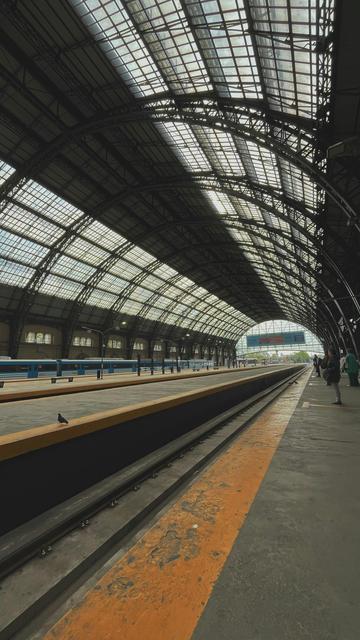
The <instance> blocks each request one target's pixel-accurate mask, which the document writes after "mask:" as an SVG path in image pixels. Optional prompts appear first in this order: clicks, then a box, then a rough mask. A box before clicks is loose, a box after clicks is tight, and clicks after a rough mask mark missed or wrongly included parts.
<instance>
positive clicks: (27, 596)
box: [0, 369, 304, 640]
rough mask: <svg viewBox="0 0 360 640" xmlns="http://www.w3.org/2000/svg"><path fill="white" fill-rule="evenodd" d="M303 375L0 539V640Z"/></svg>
mask: <svg viewBox="0 0 360 640" xmlns="http://www.w3.org/2000/svg"><path fill="white" fill-rule="evenodd" d="M303 373H304V369H301V370H297V371H296V372H292V373H291V374H290V375H288V376H287V377H286V378H284V379H282V380H281V381H280V382H276V383H275V384H272V385H271V386H269V387H268V388H267V389H265V390H263V391H261V392H259V393H257V394H255V395H253V396H252V397H250V398H248V399H247V400H243V401H242V402H240V403H239V404H237V405H235V406H233V407H231V409H229V410H227V411H225V412H223V413H221V414H219V415H217V416H216V417H215V418H213V419H211V420H209V421H207V422H204V423H203V424H201V425H199V426H197V427H195V428H193V429H191V430H190V431H188V432H187V433H185V434H183V435H182V436H180V437H178V438H176V439H175V440H172V441H170V442H168V443H167V444H165V445H164V446H161V447H160V448H158V449H157V450H155V451H152V452H151V453H149V454H148V455H145V456H144V457H142V458H140V459H139V460H137V461H135V462H133V463H132V464H131V465H129V466H126V467H125V468H123V469H121V470H120V471H118V472H117V473H114V474H112V475H110V476H109V477H107V478H105V479H104V480H102V481H100V482H98V483H96V484H95V485H93V486H91V487H89V488H88V489H86V490H85V491H82V492H81V493H79V494H77V495H75V496H74V497H72V498H70V499H68V500H66V501H64V502H62V503H61V504H58V505H56V506H54V507H52V508H51V509H49V510H48V511H46V512H45V513H44V514H41V515H40V516H37V517H35V518H33V519H32V520H31V521H29V522H26V523H24V524H23V525H21V526H20V527H17V528H16V529H15V530H13V531H10V532H8V533H7V534H5V535H4V536H2V537H1V538H0V579H1V581H2V582H1V587H2V591H1V593H2V594H5V601H4V605H6V606H4V607H3V608H2V613H1V614H0V640H3V639H7V638H11V637H13V635H14V634H16V633H18V632H20V630H21V629H24V627H26V625H28V624H29V622H30V621H31V620H33V619H34V617H35V616H38V615H39V614H40V613H41V611H43V610H44V609H45V608H47V607H48V606H49V605H50V604H51V603H52V602H53V601H54V600H55V599H58V598H60V599H61V597H62V596H64V594H65V593H68V591H69V589H70V590H71V588H72V585H74V584H75V583H76V582H77V581H78V580H79V578H80V577H81V576H86V575H87V574H88V572H89V571H91V570H92V571H93V570H94V568H96V567H99V566H101V563H103V562H104V561H105V560H106V558H108V557H110V556H111V555H113V553H115V552H116V550H117V549H118V548H119V546H120V547H121V545H122V544H123V543H124V541H125V540H126V539H127V538H129V536H134V535H135V533H136V532H137V531H138V530H139V528H140V527H141V526H143V524H144V523H145V522H146V520H147V519H148V518H149V517H151V516H153V515H154V514H156V512H157V511H159V510H160V509H161V508H163V507H164V506H165V505H166V503H167V501H169V499H170V498H171V497H172V496H173V495H174V494H175V492H176V491H178V490H179V489H181V488H182V487H183V486H184V485H185V484H186V483H187V482H189V481H190V480H191V478H192V477H193V476H194V475H195V474H196V473H198V472H199V470H200V469H201V468H203V467H204V466H205V465H206V464H207V463H208V462H209V461H210V460H211V459H212V458H213V457H214V456H215V455H216V454H217V453H218V452H219V451H220V450H221V449H223V448H224V447H225V446H226V445H227V444H228V443H230V442H231V440H232V439H234V438H235V437H237V436H239V435H240V434H241V431H242V430H244V429H246V428H247V427H248V426H249V424H250V423H251V421H252V420H253V419H254V418H255V417H256V416H257V415H258V414H259V413H260V412H261V411H263V410H264V409H265V408H266V407H267V406H268V405H269V404H271V403H272V402H273V401H274V400H275V399H276V398H277V397H278V396H279V395H280V394H281V393H282V392H283V391H284V390H285V389H287V388H288V386H289V385H290V384H293V383H296V379H297V378H298V377H299V376H300V375H302V374H303ZM27 586H28V589H27ZM16 593H17V594H19V595H20V598H22V601H21V603H20V606H19V601H17V602H16V598H14V595H15V594H16ZM7 594H11V598H9V602H7V601H6V600H7Z"/></svg>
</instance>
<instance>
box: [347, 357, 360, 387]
mask: <svg viewBox="0 0 360 640" xmlns="http://www.w3.org/2000/svg"><path fill="white" fill-rule="evenodd" d="M344 369H345V371H346V373H347V374H348V376H349V385H350V387H358V386H359V377H358V376H359V363H358V361H357V360H356V357H355V356H354V354H353V352H352V351H350V349H348V352H347V354H346V358H345V364H344Z"/></svg>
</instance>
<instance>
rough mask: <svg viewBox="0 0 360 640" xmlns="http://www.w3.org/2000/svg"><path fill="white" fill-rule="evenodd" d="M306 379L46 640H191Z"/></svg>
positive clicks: (219, 461) (206, 474) (207, 473)
mask: <svg viewBox="0 0 360 640" xmlns="http://www.w3.org/2000/svg"><path fill="white" fill-rule="evenodd" d="M307 380H308V376H307V375H305V376H302V378H301V379H300V380H299V383H298V385H292V386H291V387H290V388H289V389H288V390H287V391H286V392H285V393H284V394H282V396H281V398H280V399H279V400H277V401H276V402H275V403H274V404H273V405H272V406H271V407H270V408H269V409H267V410H266V411H265V412H264V413H263V414H261V416H260V417H259V418H258V419H257V420H256V421H255V422H254V423H253V425H252V426H251V427H250V428H249V429H248V430H247V431H246V432H244V433H243V434H242V435H241V437H239V438H238V439H237V440H236V441H235V443H234V444H232V446H231V447H230V448H229V449H228V450H227V451H226V452H225V453H224V454H223V455H221V457H220V458H218V459H217V460H216V461H215V462H214V463H213V464H211V466H210V467H208V468H207V469H206V470H205V471H204V472H203V473H202V475H201V476H200V477H199V479H198V480H197V481H196V482H195V483H194V484H193V485H192V486H191V487H190V488H189V489H187V490H186V492H185V493H184V494H183V495H182V496H181V498H179V500H178V501H177V502H176V504H174V505H173V506H172V507H170V508H169V509H168V511H167V512H166V513H165V515H163V516H162V517H161V518H160V520H159V521H158V522H157V524H156V525H155V526H154V527H152V528H151V529H150V530H149V531H148V532H146V533H145V535H144V536H143V537H142V539H141V540H140V541H139V542H137V543H136V544H135V545H134V547H132V548H131V549H130V550H129V551H128V552H127V553H126V555H125V556H123V557H122V558H121V560H119V561H118V562H116V563H115V564H114V566H113V567H112V568H111V569H110V570H109V571H108V572H107V573H106V574H105V575H104V576H103V578H102V579H101V580H100V581H99V582H98V583H97V584H96V586H95V587H94V588H93V589H91V590H90V591H89V592H88V593H87V595H86V596H85V598H84V599H83V601H82V602H80V603H79V604H78V605H77V606H76V607H75V608H73V609H72V610H70V611H69V612H68V613H66V615H65V616H64V617H63V618H62V619H61V620H60V621H59V622H58V623H57V624H56V625H55V626H54V627H53V628H52V629H51V630H50V631H49V632H48V633H47V634H46V636H45V640H54V639H57V640H116V639H119V640H120V639H121V640H189V638H190V637H191V635H192V633H193V631H194V629H195V627H196V624H197V622H198V620H199V618H200V616H201V614H202V612H203V610H204V607H205V605H206V603H207V601H208V599H209V597H210V595H211V592H212V589H213V586H214V584H215V582H216V580H217V578H218V576H219V574H220V572H221V570H222V568H223V566H224V563H225V561H226V558H227V556H228V554H229V552H230V550H231V548H232V546H233V544H234V541H235V539H236V537H237V535H238V533H239V529H240V528H241V527H242V525H243V524H244V521H245V519H246V517H247V515H248V512H249V509H250V507H251V505H252V502H253V500H254V498H255V496H256V494H257V492H258V490H259V487H260V485H261V482H262V480H263V478H264V476H265V474H266V472H267V470H268V467H269V465H270V462H271V460H272V457H273V455H274V453H275V451H276V449H277V447H278V445H279V443H280V440H281V438H282V435H283V433H284V431H285V429H286V427H287V425H288V422H289V420H290V418H291V416H292V414H293V411H294V409H295V407H296V405H297V402H298V400H299V399H300V396H301V394H302V391H303V389H304V386H305V384H306V382H307ZM239 579H241V576H239ZM239 606H241V603H239Z"/></svg>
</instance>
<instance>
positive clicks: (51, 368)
mask: <svg viewBox="0 0 360 640" xmlns="http://www.w3.org/2000/svg"><path fill="white" fill-rule="evenodd" d="M163 364H164V368H165V369H166V370H170V369H171V368H173V369H175V368H176V364H177V363H176V359H170V358H167V359H165V360H164V362H163V361H162V360H160V359H157V360H155V359H154V360H151V359H150V358H146V359H142V360H140V367H141V370H142V371H148V370H150V369H151V367H153V368H154V370H155V371H156V370H161V369H162V366H163ZM103 366H104V371H105V372H107V373H110V374H111V373H120V372H121V373H134V372H135V371H137V368H138V360H125V359H121V358H104V360H103ZM178 366H179V367H180V368H181V369H192V370H200V369H204V368H208V367H211V366H213V361H212V360H200V359H191V360H178ZM100 368H101V358H83V359H64V358H61V359H57V360H55V359H54V360H50V359H48V360H40V359H38V360H30V359H26V360H25V359H24V360H22V359H13V360H12V359H0V379H1V378H8V379H10V378H39V377H55V376H63V375H64V376H66V375H74V374H75V375H86V374H87V375H96V372H97V371H98V370H99V369H100Z"/></svg>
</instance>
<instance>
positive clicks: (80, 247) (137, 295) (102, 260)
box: [0, 163, 251, 338]
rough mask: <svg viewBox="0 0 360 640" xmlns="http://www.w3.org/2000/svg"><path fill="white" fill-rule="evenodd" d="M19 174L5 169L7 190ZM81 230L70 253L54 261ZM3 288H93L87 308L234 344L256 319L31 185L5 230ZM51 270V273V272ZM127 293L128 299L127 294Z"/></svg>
mask: <svg viewBox="0 0 360 640" xmlns="http://www.w3.org/2000/svg"><path fill="white" fill-rule="evenodd" d="M13 171H14V169H13V168H11V167H10V166H9V165H7V164H5V163H1V164H0V184H1V183H2V182H3V181H4V180H6V178H7V177H9V176H10V175H11V173H13ZM71 227H74V231H73V232H72V233H71V236H70V238H69V241H68V242H67V244H66V246H65V247H64V248H63V251H61V252H59V253H57V254H56V255H55V256H54V259H53V260H52V262H51V264H50V265H48V264H47V258H48V256H49V254H50V251H51V248H52V247H56V245H57V244H60V243H61V241H62V239H63V237H64V235H65V234H66V233H67V232H68V231H69V229H71ZM0 250H1V254H0V282H3V283H4V284H9V285H13V286H17V287H22V288H31V287H32V286H34V284H35V282H36V284H37V280H36V275H37V269H38V268H39V267H40V269H41V266H42V265H44V270H42V269H41V274H42V276H43V277H42V278H41V282H40V284H39V286H38V288H37V291H38V293H40V294H45V295H50V296H58V297H61V298H65V299H67V300H73V299H74V298H76V297H77V296H79V295H80V294H81V293H82V292H83V293H85V291H86V288H87V286H88V283H89V281H91V280H92V278H94V276H95V275H99V276H100V277H98V278H97V281H96V286H94V287H91V288H89V289H88V295H87V297H86V302H87V304H89V305H91V306H95V307H102V308H105V309H112V308H114V309H116V310H117V311H118V312H119V311H120V310H121V312H122V313H123V314H128V315H130V316H131V315H135V316H139V317H142V318H148V319H150V320H156V321H158V320H159V319H160V318H161V321H162V322H164V323H166V324H174V325H176V326H178V327H182V328H186V329H189V328H191V329H192V330H193V331H199V332H203V333H208V334H211V335H213V336H226V337H228V338H235V337H236V335H237V334H238V332H239V330H240V329H244V328H246V327H248V326H250V324H251V319H250V318H248V317H247V316H246V315H244V314H243V313H241V312H240V311H238V310H237V309H234V308H233V307H231V306H230V305H228V304H226V302H223V301H221V300H220V299H219V298H217V297H216V296H214V295H211V294H210V293H209V292H208V291H206V290H205V289H203V288H202V287H199V286H198V285H196V284H195V283H194V282H193V281H192V280H191V279H190V278H187V277H184V276H181V275H180V274H179V273H177V272H176V271H175V270H174V269H172V268H171V267H169V266H167V265H165V264H162V263H161V262H160V261H159V260H157V259H156V258H155V257H154V256H152V255H150V254H149V253H147V252H146V251H144V250H143V249H140V248H139V247H136V246H135V245H134V244H132V243H129V242H128V241H127V240H126V239H125V238H124V237H122V236H120V235H119V234H118V233H115V232H114V231H111V229H109V228H107V227H105V226H104V225H103V224H101V223H99V222H97V221H96V220H90V219H88V218H87V217H86V216H85V214H84V213H83V212H82V211H80V210H79V209H76V208H75V207H73V206H71V205H69V203H67V202H66V201H65V200H63V199H62V198H60V197H59V196H56V195H55V194H54V193H52V192H51V191H49V190H47V189H45V188H43V187H41V186H40V185H39V184H38V183H36V182H35V181H29V182H28V183H26V184H25V186H24V188H23V189H22V190H21V191H19V192H18V193H17V195H16V198H15V199H14V200H13V202H12V203H11V205H9V206H8V208H7V209H6V213H5V215H4V216H3V219H2V222H1V228H0ZM45 269H46V270H45ZM124 292H125V294H124Z"/></svg>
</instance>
